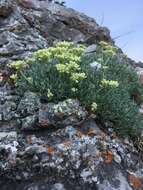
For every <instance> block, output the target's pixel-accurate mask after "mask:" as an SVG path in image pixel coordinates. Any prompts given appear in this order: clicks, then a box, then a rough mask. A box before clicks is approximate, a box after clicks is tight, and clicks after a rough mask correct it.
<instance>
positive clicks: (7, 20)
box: [0, 0, 113, 64]
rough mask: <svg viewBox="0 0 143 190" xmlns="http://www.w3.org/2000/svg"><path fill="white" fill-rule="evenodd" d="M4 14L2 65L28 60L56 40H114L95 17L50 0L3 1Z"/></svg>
mask: <svg viewBox="0 0 143 190" xmlns="http://www.w3.org/2000/svg"><path fill="white" fill-rule="evenodd" d="M0 16H2V17H1V19H0V39H2V40H0V44H1V45H0V62H1V64H5V63H7V62H8V61H10V60H15V59H25V58H26V57H29V56H30V55H31V53H32V52H33V51H35V50H37V49H42V48H47V47H49V45H51V44H52V43H53V41H55V40H68V41H74V42H85V43H87V44H94V43H96V42H97V41H101V40H105V41H109V42H113V41H112V39H111V37H110V32H109V30H108V29H107V28H105V27H100V26H99V25H98V24H97V23H96V21H95V20H94V19H92V18H89V17H87V16H86V15H84V14H81V13H79V12H77V11H75V10H73V9H68V8H66V7H63V6H60V5H58V4H54V3H50V2H49V0H44V1H39V0H19V1H16V0H1V2H0ZM3 17H4V18H3Z"/></svg>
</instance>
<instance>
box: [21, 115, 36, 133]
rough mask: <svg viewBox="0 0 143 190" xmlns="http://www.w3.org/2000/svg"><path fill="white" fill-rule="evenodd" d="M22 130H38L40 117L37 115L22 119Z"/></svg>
mask: <svg viewBox="0 0 143 190" xmlns="http://www.w3.org/2000/svg"><path fill="white" fill-rule="evenodd" d="M21 122H22V125H21V130H24V131H27V130H37V127H36V124H37V123H38V117H37V116H36V115H31V116H27V117H25V118H24V119H21Z"/></svg>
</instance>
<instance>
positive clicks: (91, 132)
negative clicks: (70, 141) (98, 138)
mask: <svg viewBox="0 0 143 190" xmlns="http://www.w3.org/2000/svg"><path fill="white" fill-rule="evenodd" d="M87 135H89V136H93V135H96V131H95V130H94V129H89V131H88V133H87Z"/></svg>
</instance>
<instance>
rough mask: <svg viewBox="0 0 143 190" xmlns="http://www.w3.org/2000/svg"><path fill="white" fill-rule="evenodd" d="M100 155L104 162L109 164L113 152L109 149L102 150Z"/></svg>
mask: <svg viewBox="0 0 143 190" xmlns="http://www.w3.org/2000/svg"><path fill="white" fill-rule="evenodd" d="M102 156H103V157H104V159H105V163H106V164H110V163H111V162H112V160H113V153H112V151H110V150H108V151H106V152H103V154H102Z"/></svg>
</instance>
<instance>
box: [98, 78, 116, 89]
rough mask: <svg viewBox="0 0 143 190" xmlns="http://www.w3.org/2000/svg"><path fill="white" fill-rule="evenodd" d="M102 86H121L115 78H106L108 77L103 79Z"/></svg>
mask: <svg viewBox="0 0 143 190" xmlns="http://www.w3.org/2000/svg"><path fill="white" fill-rule="evenodd" d="M100 86H101V87H108V86H110V87H113V88H117V87H118V86H119V83H118V81H114V80H106V79H103V80H102V81H101V85H100Z"/></svg>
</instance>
